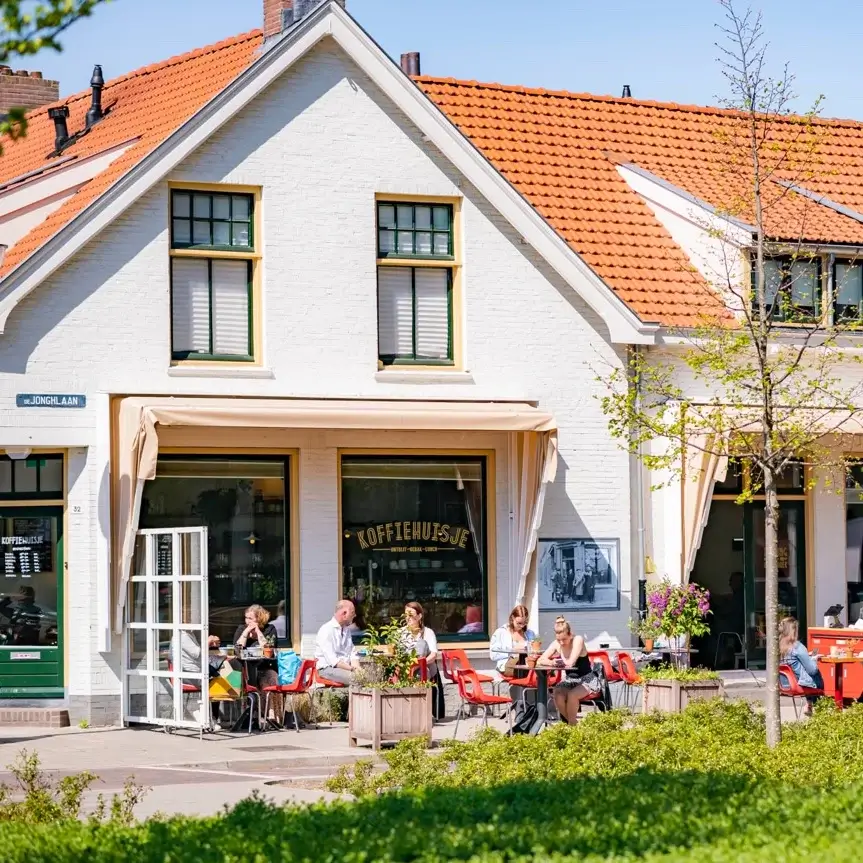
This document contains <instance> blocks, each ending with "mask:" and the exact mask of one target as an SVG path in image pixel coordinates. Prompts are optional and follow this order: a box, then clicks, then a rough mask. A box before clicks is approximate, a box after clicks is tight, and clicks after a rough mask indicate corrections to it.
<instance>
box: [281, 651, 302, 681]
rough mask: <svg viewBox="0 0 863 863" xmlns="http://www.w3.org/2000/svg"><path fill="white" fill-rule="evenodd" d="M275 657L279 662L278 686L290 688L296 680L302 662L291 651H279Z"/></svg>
mask: <svg viewBox="0 0 863 863" xmlns="http://www.w3.org/2000/svg"><path fill="white" fill-rule="evenodd" d="M276 655H277V657H278V662H279V686H290V685H291V684H292V683H293V682H294V681H295V680H296V679H297V674H299V671H300V666H301V665H302V664H303V661H302V660H301V659H300V657H299V656H298V655H297V654H296V653H295V652H294V651H293V650H280V651H279V652H278V653H277V654H276Z"/></svg>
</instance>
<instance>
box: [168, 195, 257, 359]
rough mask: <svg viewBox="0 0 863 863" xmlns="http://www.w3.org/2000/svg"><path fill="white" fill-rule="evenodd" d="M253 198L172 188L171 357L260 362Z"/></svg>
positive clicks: (250, 196)
mask: <svg viewBox="0 0 863 863" xmlns="http://www.w3.org/2000/svg"><path fill="white" fill-rule="evenodd" d="M254 215H255V214H254V196H253V195H250V194H235V193H232V192H224V193H221V192H216V191H214V192H200V191H197V190H196V191H187V190H173V191H172V192H171V356H172V358H173V359H174V360H189V359H191V360H234V361H244V362H248V361H251V360H253V359H254V344H253V330H254V327H253V319H254V314H253V309H254V295H253V281H254V279H253V277H254V267H255V257H256V256H255V231H254Z"/></svg>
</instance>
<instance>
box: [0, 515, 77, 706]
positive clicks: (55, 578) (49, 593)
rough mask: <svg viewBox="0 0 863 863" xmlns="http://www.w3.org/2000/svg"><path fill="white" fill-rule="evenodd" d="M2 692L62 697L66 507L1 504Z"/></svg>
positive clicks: (12, 695) (1, 694)
mask: <svg viewBox="0 0 863 863" xmlns="http://www.w3.org/2000/svg"><path fill="white" fill-rule="evenodd" d="M0 556H2V560H0V567H2V573H0V697H2V698H27V697H29V698H46V697H47V698H52V697H54V698H57V697H62V696H63V570H64V567H63V509H62V507H22V508H20V509H19V508H17V507H16V508H9V509H6V508H3V509H0Z"/></svg>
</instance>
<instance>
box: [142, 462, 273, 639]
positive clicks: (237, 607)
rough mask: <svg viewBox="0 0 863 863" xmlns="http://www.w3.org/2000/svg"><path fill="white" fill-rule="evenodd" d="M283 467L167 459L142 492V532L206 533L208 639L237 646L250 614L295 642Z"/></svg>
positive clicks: (266, 464) (161, 463)
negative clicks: (257, 612)
mask: <svg viewBox="0 0 863 863" xmlns="http://www.w3.org/2000/svg"><path fill="white" fill-rule="evenodd" d="M287 481H288V462H287V460H285V459H274V460H261V459H240V458H230V459H215V458H189V457H177V458H172V457H163V458H160V459H159V464H158V468H157V472H156V478H155V479H154V480H151V481H150V482H148V483H147V484H146V486H145V487H144V496H143V500H142V503H141V519H140V527H141V528H173V527H200V526H203V527H206V528H207V536H208V562H209V572H208V593H209V627H210V634H211V635H217V636H219V638H220V639H221V640H222V642H223V643H224V644H228V643H230V642H232V641H233V637H234V632H235V631H236V628H237V626H238V625H239V624H240V623H242V621H243V612H244V610H245V609H246V608H247V607H248V606H250V605H253V604H259V605H262V606H264V608H266V609H267V610H268V611H269V612H270V620H271V622H272V623H273V624H274V625H275V627H276V630H277V633H278V635H279V638H280V640H285V639H289V638H290V632H289V627H288V624H287V621H288V620H289V619H290V613H289V610H288V604H289V595H290V594H289V589H288V581H289V573H288V560H289V556H288V548H287V536H288V511H287V505H286V489H287Z"/></svg>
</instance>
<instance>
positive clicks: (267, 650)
mask: <svg viewBox="0 0 863 863" xmlns="http://www.w3.org/2000/svg"><path fill="white" fill-rule="evenodd" d="M262 647H263V654H264V656H265V657H266V658H267V659H272V658H273V656H274V655H275V652H276V639H275V638H274V637H273V636H272V635H269V636H267V637H266V638H265V639H264V643H263V645H262Z"/></svg>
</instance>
